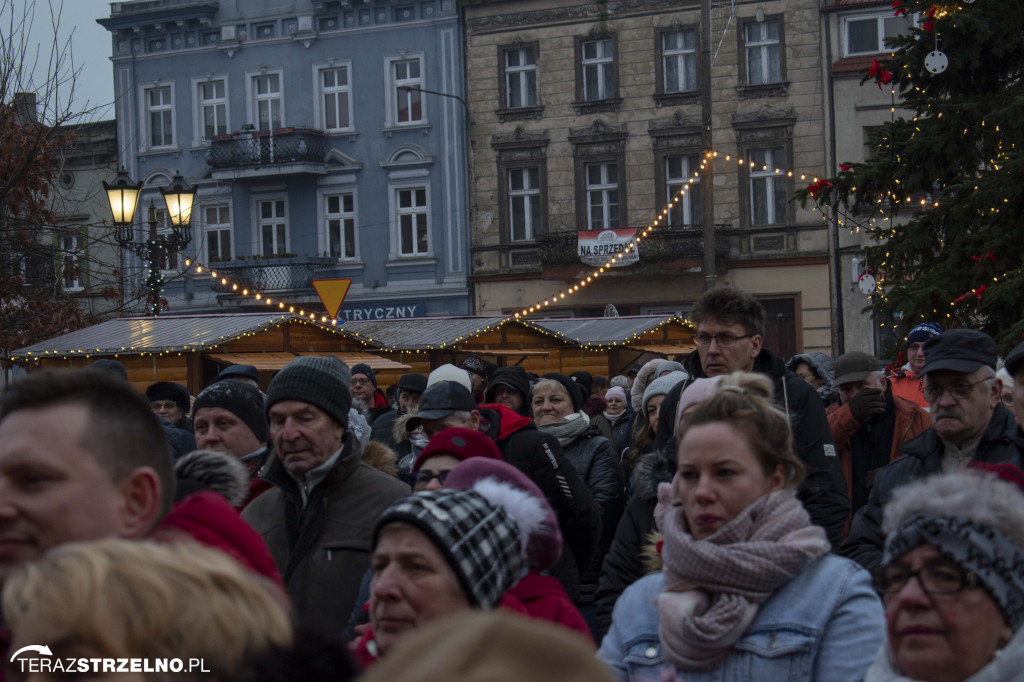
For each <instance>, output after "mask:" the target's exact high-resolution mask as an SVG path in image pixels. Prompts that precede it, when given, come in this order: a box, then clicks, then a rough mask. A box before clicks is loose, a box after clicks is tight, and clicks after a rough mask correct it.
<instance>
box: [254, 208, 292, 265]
mask: <svg viewBox="0 0 1024 682" xmlns="http://www.w3.org/2000/svg"><path fill="white" fill-rule="evenodd" d="M268 201H269V202H271V203H276V202H278V201H280V202H283V203H284V217H283V218H279V217H277V216H272V217H271V218H264V217H263V212H262V205H263V203H264V202H268ZM290 215H291V211H290V210H289V206H288V195H287V194H257V195H253V197H252V238H253V243H254V244H255V245H256V248H255V250H254V251H255V253H258V254H259V255H260V257H261V258H269V257H272V256H275V255H276V254H275V253H270V254H268V253H266V252H265V251H264V250H263V226H264V225H276V224H278V223H279V222H280V221H282V220H283V221H284V248H283V249H281V250H280V252H281V253H290V252H291V239H292V230H291V223H290V218H289V216H290ZM274 241H275V242H276V241H277V235H276V234H275V235H274Z"/></svg>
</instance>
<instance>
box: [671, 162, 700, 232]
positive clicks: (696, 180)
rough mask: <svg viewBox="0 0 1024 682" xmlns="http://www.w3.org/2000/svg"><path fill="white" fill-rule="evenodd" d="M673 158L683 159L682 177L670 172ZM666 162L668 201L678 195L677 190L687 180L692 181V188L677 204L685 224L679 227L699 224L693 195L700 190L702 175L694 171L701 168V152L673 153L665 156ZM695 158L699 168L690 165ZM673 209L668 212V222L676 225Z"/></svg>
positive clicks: (684, 193)
mask: <svg viewBox="0 0 1024 682" xmlns="http://www.w3.org/2000/svg"><path fill="white" fill-rule="evenodd" d="M672 159H682V160H683V174H682V176H680V177H673V176H672V174H671V172H670V166H669V163H670V162H671V160H672ZM663 160H664V163H665V193H666V194H665V196H666V197H667V198H668V201H672V197H674V196H675V195H676V192H678V191H679V189H680V188H681V187H682V186H683V185H685V184H686V183H687V182H689V183H690V188H689V189H687V190H686V191H685V192H683V198H682V201H681V202H680V203H679V204H676V206H678V207H680V210H679V212H680V213H682V215H683V224H682V225H679V226H678V227H683V226H686V225H690V226H693V225H697V224H698V223H699V222H700V221H698V220H695V219H694V216H693V201H692V199H693V196H694V193H699V192H700V175H699V174H698V175H697V176H694V172H695V171H696V170H698V169H699V168H700V153H699V152H694V153H692V154H671V155H669V156H666V157H664V159H663ZM691 160H695V161H696V163H697V168H691V167H690V161H691ZM672 216H673V209H669V213H668V224H669V225H672V226H673V227H675V226H676V225H675V222H674V221H673V219H672Z"/></svg>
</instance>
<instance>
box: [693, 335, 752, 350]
mask: <svg viewBox="0 0 1024 682" xmlns="http://www.w3.org/2000/svg"><path fill="white" fill-rule="evenodd" d="M751 336H753V334H744V335H743V336H736V335H735V334H704V333H700V334H697V335H696V336H695V337H693V338H694V340H695V341H696V342H697V345H698V346H699V347H700V348H707V347H708V346H710V345H711V342H712V341H715V342H716V343H718V347H719V348H732V347H733V346H735V345H736V342H737V341H739V340H740V339H749V338H750V337H751Z"/></svg>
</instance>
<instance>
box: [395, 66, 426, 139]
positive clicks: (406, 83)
mask: <svg viewBox="0 0 1024 682" xmlns="http://www.w3.org/2000/svg"><path fill="white" fill-rule="evenodd" d="M420 74H421V72H420V59H419V58H416V59H402V60H400V61H394V62H391V79H392V91H391V92H392V96H393V97H394V103H395V108H394V111H393V112H392V115H393V116H394V119H393V120H394V121H395V124H396V125H409V124H412V123H421V122H423V101H422V98H423V94H422V93H421V92H419V91H418V90H417V88H422V87H423V79H422V76H421V75H420ZM410 88H411V89H410Z"/></svg>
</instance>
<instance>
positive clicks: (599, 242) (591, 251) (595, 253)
mask: <svg viewBox="0 0 1024 682" xmlns="http://www.w3.org/2000/svg"><path fill="white" fill-rule="evenodd" d="M577 235H578V236H577V240H578V241H577V244H578V248H579V254H580V260H581V261H583V262H584V263H586V264H587V265H593V266H595V267H601V266H602V265H604V264H605V263H607V262H608V259H610V258H611V257H612V256H614V255H616V254H622V258H620V259H619V260H617V261H615V262H614V263H612V267H616V268H620V267H622V266H623V265H632V264H633V263H637V262H639V260H640V255H639V254H638V253H637V250H636V246H634V247H633V248H632V249H629V252H628V253H627V252H626V245H627V244H629V243H630V242H632V241H633V240H634V239H636V228H630V229H622V230H583V231H581V232H578V233H577Z"/></svg>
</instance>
